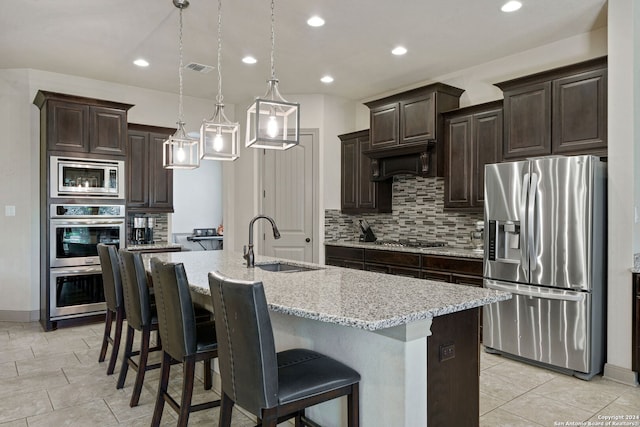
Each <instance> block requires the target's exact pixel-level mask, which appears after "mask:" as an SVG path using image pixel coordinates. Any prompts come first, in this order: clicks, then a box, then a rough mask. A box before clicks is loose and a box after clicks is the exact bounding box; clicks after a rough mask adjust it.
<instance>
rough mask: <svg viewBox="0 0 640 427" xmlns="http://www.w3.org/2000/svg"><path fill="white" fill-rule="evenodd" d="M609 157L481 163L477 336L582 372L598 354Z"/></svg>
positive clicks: (597, 367)
mask: <svg viewBox="0 0 640 427" xmlns="http://www.w3.org/2000/svg"><path fill="white" fill-rule="evenodd" d="M605 181H606V163H604V162H602V161H601V160H600V159H599V158H597V157H594V156H576V157H548V158H536V159H531V160H530V161H521V162H513V163H501V164H492V165H487V166H485V212H484V218H485V256H484V258H485V259H484V286H485V287H486V288H490V289H499V290H506V291H509V292H511V293H512V294H513V299H511V300H509V301H504V302H500V303H495V304H491V305H489V306H485V308H484V319H483V320H484V324H483V343H484V345H485V346H486V347H487V349H488V350H489V351H492V350H493V351H497V352H501V353H505V354H510V355H514V356H516V357H519V358H522V359H524V360H528V361H532V362H536V363H539V364H543V365H546V366H548V367H553V368H555V369H558V370H562V371H565V372H567V373H572V374H573V375H576V376H577V377H580V378H583V379H589V378H591V377H592V376H593V375H595V374H596V373H598V372H600V371H601V370H602V366H603V363H604V321H605V315H604V310H605V298H604V291H605V271H606V261H605V257H606V182H605Z"/></svg>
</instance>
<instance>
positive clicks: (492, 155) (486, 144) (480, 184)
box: [471, 109, 502, 209]
mask: <svg viewBox="0 0 640 427" xmlns="http://www.w3.org/2000/svg"><path fill="white" fill-rule="evenodd" d="M472 146H473V173H472V175H471V205H472V206H474V207H477V208H479V209H482V207H483V206H484V166H485V165H488V164H491V163H498V162H500V161H502V110H501V109H500V110H493V111H487V112H486V113H478V114H476V115H474V116H473V145H472Z"/></svg>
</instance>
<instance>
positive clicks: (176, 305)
mask: <svg viewBox="0 0 640 427" xmlns="http://www.w3.org/2000/svg"><path fill="white" fill-rule="evenodd" d="M151 274H152V277H153V288H154V290H155V295H156V304H157V307H158V321H159V323H160V336H161V337H162V346H163V347H162V369H161V373H160V383H159V384H158V394H157V397H156V406H155V409H154V411H153V419H152V420H151V426H152V427H155V426H159V425H160V420H161V418H162V411H163V409H164V404H165V402H167V403H169V406H171V408H172V409H173V410H174V411H176V412H177V413H178V424H177V425H178V426H186V425H187V423H188V421H189V414H190V413H191V412H195V411H201V410H203V409H209V408H214V407H216V406H220V400H214V401H210V402H206V403H201V404H198V405H192V404H191V398H192V395H193V383H194V373H195V365H196V362H199V361H203V362H204V370H205V388H206V385H207V384H206V382H207V380H206V378H207V375H209V376H211V359H213V358H215V357H218V342H217V339H216V328H215V325H214V323H213V322H203V323H196V317H195V311H194V308H193V302H192V300H191V294H190V293H189V283H188V281H187V275H186V273H185V271H184V266H183V265H182V264H172V263H164V262H162V261H160V260H159V259H158V258H152V259H151ZM173 361H178V362H182V369H183V380H182V399H181V402H180V404H178V402H176V400H175V399H174V398H173V397H172V396H171V395H169V393H168V385H169V370H170V368H171V364H172V362H173ZM210 382H211V381H210V380H209V388H211V384H210Z"/></svg>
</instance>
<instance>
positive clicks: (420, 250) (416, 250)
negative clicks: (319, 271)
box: [324, 240, 484, 259]
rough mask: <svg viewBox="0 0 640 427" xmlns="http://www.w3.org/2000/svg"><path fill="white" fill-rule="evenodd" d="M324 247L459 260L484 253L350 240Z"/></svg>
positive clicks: (327, 241)
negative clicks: (331, 246) (344, 247)
mask: <svg viewBox="0 0 640 427" xmlns="http://www.w3.org/2000/svg"><path fill="white" fill-rule="evenodd" d="M324 244H325V245H333V246H347V247H351V248H365V249H377V250H381V251H396V252H412V253H418V254H425V255H444V256H452V257H461V258H478V259H483V258H484V252H476V251H474V250H473V249H459V248H450V247H448V246H441V247H437V248H410V247H406V246H383V245H376V244H375V242H356V241H352V240H325V242H324Z"/></svg>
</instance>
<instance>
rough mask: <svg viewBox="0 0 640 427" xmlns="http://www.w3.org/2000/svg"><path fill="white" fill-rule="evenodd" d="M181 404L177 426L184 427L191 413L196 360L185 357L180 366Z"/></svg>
mask: <svg viewBox="0 0 640 427" xmlns="http://www.w3.org/2000/svg"><path fill="white" fill-rule="evenodd" d="M182 369H183V373H182V402H181V403H180V413H179V415H178V426H179V427H186V426H187V424H188V423H189V413H190V412H191V397H192V396H193V380H194V378H195V373H196V360H195V357H193V356H187V357H186V358H185V360H184V363H183V365H182Z"/></svg>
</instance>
